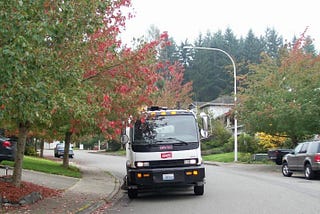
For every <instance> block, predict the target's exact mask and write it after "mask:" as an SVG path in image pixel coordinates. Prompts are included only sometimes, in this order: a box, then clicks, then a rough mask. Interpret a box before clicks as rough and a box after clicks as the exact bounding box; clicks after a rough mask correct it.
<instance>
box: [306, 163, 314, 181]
mask: <svg viewBox="0 0 320 214" xmlns="http://www.w3.org/2000/svg"><path fill="white" fill-rule="evenodd" d="M304 176H305V177H306V179H308V180H310V179H313V178H314V171H313V170H312V168H311V165H310V164H306V166H305V167H304Z"/></svg>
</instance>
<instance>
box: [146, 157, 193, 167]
mask: <svg viewBox="0 0 320 214" xmlns="http://www.w3.org/2000/svg"><path fill="white" fill-rule="evenodd" d="M197 162H198V160H197ZM149 163H150V166H149V167H148V168H171V167H180V166H188V165H187V164H185V163H184V159H181V160H160V161H150V162H149Z"/></svg>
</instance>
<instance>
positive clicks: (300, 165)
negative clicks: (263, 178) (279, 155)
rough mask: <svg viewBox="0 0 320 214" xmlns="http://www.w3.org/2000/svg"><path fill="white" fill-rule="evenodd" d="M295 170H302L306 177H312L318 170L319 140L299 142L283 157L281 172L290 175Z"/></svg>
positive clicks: (319, 159) (319, 170)
mask: <svg viewBox="0 0 320 214" xmlns="http://www.w3.org/2000/svg"><path fill="white" fill-rule="evenodd" d="M295 171H300V172H304V176H305V177H306V179H313V178H314V177H315V175H316V173H318V172H320V141H309V142H303V143H300V144H298V145H297V146H296V148H295V149H294V150H293V151H292V152H291V153H289V154H287V155H285V156H284V157H283V161H282V174H283V175H284V176H286V177H290V176H291V175H292V173H293V172H295Z"/></svg>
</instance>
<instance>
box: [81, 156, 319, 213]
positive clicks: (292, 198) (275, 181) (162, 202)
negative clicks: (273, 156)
mask: <svg viewBox="0 0 320 214" xmlns="http://www.w3.org/2000/svg"><path fill="white" fill-rule="evenodd" d="M75 161H79V162H83V161H85V163H86V164H88V165H92V166H95V167H97V168H101V169H103V170H108V171H109V172H111V173H112V174H114V175H115V176H117V177H118V178H119V179H121V178H122V177H123V176H124V174H125V158H124V157H118V156H109V155H104V154H91V153H87V152H85V151H77V153H76V156H75ZM206 181H207V183H206V185H205V194H204V195H203V196H195V195H194V194H193V189H187V190H185V189H183V190H179V191H170V192H157V193H146V194H140V195H139V198H137V199H134V200H130V199H129V198H128V197H127V195H126V192H125V191H121V192H120V194H119V196H118V200H117V201H115V203H114V206H113V207H111V208H109V209H108V211H107V212H106V213H108V214H116V213H117V214H119V213H121V214H129V213H130V214H132V213H136V214H146V213H152V214H162V213H163V214H169V213H183V214H189V213H197V214H199V213H201V214H202V213H203V214H206V213H210V214H212V213H218V214H229V213H237V214H242V213H243V214H250V213H259V214H260V213H268V214H270V213H272V214H277V213H279V214H280V213H281V214H283V213H293V214H295V213H299V214H303V213H308V214H313V213H315V214H318V213H320V203H319V202H320V179H317V180H312V181H309V180H305V179H304V178H303V175H302V174H296V175H294V176H293V177H291V178H286V177H283V176H282V174H281V172H280V168H279V166H276V165H273V166H264V165H246V164H219V165H218V166H216V165H206Z"/></svg>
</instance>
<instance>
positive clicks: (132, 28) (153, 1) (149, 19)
mask: <svg viewBox="0 0 320 214" xmlns="http://www.w3.org/2000/svg"><path fill="white" fill-rule="evenodd" d="M132 5H133V8H134V11H135V15H136V17H135V18H132V19H131V20H129V21H127V28H126V31H125V32H124V33H123V36H122V38H123V39H124V41H125V42H127V43H128V42H130V41H131V39H132V38H133V37H136V38H137V37H141V36H143V35H146V32H147V30H148V29H149V28H150V26H151V25H155V26H156V27H158V28H159V29H160V31H168V33H169V36H170V37H173V38H174V40H175V41H176V42H177V43H178V44H179V43H180V42H181V41H184V40H185V39H186V38H187V39H188V40H189V41H190V42H193V40H194V39H195V38H197V37H198V36H199V34H200V33H206V32H207V31H208V30H209V31H210V32H214V33H215V32H217V31H218V30H222V31H223V32H224V31H225V29H226V28H227V27H229V28H230V29H231V30H233V33H234V34H235V35H236V36H237V38H240V36H243V37H245V36H246V35H247V33H248V31H249V29H252V30H253V32H254V34H255V35H256V36H260V35H264V32H265V30H266V29H267V27H270V28H274V29H275V30H276V31H277V32H278V34H279V35H281V36H283V38H284V39H288V40H289V41H291V40H292V38H293V36H294V35H296V36H297V37H298V36H299V35H300V34H301V33H302V32H303V31H304V30H305V28H306V27H309V29H308V31H307V34H308V35H310V36H311V37H312V38H313V39H314V40H315V45H316V47H317V49H319V47H320V10H319V8H318V6H317V5H318V4H317V1H316V0H303V1H296V0H292V1H286V0H132Z"/></svg>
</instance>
